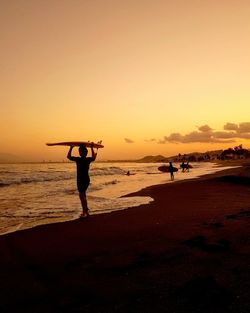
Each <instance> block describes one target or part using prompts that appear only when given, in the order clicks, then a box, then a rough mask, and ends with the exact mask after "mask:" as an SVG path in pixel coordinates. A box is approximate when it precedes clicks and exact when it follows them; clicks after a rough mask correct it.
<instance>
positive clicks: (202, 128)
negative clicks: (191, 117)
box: [198, 125, 212, 132]
mask: <svg viewBox="0 0 250 313" xmlns="http://www.w3.org/2000/svg"><path fill="white" fill-rule="evenodd" d="M198 129H199V131H201V132H210V131H212V128H211V127H209V126H208V125H203V126H200V127H198Z"/></svg>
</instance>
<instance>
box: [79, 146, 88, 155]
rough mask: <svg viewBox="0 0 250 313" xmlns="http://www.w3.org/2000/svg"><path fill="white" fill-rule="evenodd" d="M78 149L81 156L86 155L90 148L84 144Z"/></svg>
mask: <svg viewBox="0 0 250 313" xmlns="http://www.w3.org/2000/svg"><path fill="white" fill-rule="evenodd" d="M78 151H79V154H80V156H81V157H86V156H87V154H88V149H87V148H86V147H85V146H84V145H82V146H80V147H79V149H78Z"/></svg>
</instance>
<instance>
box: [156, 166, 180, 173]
mask: <svg viewBox="0 0 250 313" xmlns="http://www.w3.org/2000/svg"><path fill="white" fill-rule="evenodd" d="M158 170H159V171H160V172H163V173H169V166H167V165H162V166H159V167H158ZM177 171H178V168H177V167H173V172H177Z"/></svg>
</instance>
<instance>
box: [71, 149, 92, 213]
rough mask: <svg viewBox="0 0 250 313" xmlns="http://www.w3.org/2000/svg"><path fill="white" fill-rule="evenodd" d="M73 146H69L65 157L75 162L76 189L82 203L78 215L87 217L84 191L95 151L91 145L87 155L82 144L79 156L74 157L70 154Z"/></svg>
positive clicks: (86, 187) (87, 211) (88, 181)
mask: <svg viewBox="0 0 250 313" xmlns="http://www.w3.org/2000/svg"><path fill="white" fill-rule="evenodd" d="M73 148H74V146H71V147H70V149H69V152H68V155H67V158H68V159H69V160H71V161H74V162H76V169H77V179H76V181H77V189H78V191H79V197H80V200H81V204H82V214H81V216H80V217H83V218H85V217H88V215H89V210H88V205H87V198H86V191H87V189H88V186H89V183H90V178H89V165H90V163H91V162H93V161H95V159H96V155H97V153H95V152H94V149H93V147H91V153H92V156H91V157H87V154H88V149H87V148H86V147H85V146H84V145H82V146H80V147H79V149H78V151H79V155H80V157H74V156H72V155H71V152H72V149H73Z"/></svg>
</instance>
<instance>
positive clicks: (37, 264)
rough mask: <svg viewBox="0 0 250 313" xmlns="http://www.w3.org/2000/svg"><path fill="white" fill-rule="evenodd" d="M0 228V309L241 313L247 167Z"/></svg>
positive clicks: (247, 245) (247, 305) (245, 303)
mask: <svg viewBox="0 0 250 313" xmlns="http://www.w3.org/2000/svg"><path fill="white" fill-rule="evenodd" d="M139 194H140V195H150V196H152V197H153V198H154V199H155V201H154V202H153V203H151V204H149V205H144V206H141V207H138V208H133V209H129V210H125V211H121V212H115V213H112V214H105V215H100V216H91V217H90V218H89V219H88V220H76V221H73V222H66V223H60V224H54V225H46V226H40V227H37V228H34V229H30V230H25V231H20V232H16V233H13V234H9V235H5V236H0V253H1V255H0V286H1V290H0V309H1V312H32V313H36V312H39V313H40V312H49V313H50V312H86V313H96V312H99V313H104V312H105V313H112V312H121V313H123V312H124V313H125V312H126V313H128V312H139V313H147V312H157V313H158V312H169V313H179V312H192V313H195V312H200V313H207V312H211V313H212V312H213V313H217V312H235V313H236V312H237V313H248V312H250V258H249V257H250V236H249V235H250V167H249V166H247V165H245V166H244V167H243V168H238V169H233V170H228V171H224V172H221V173H220V174H215V175H212V176H207V177H204V178H201V179H199V180H193V181H184V182H176V183H173V184H167V185H160V186H154V187H150V188H147V189H144V190H142V191H141V192H139Z"/></svg>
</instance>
